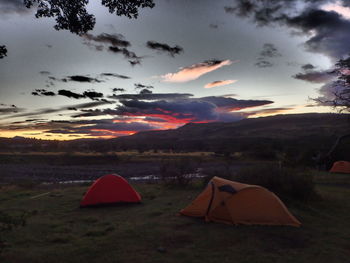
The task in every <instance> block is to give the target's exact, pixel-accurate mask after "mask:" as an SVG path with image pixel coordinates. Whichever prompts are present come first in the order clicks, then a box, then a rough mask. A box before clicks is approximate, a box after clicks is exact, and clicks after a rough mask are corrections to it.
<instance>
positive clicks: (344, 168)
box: [330, 161, 350, 174]
mask: <svg viewBox="0 0 350 263" xmlns="http://www.w3.org/2000/svg"><path fill="white" fill-rule="evenodd" d="M330 172H331V173H345V174H350V162H346V161H338V162H335V163H334V164H333V166H332V168H331V170H330Z"/></svg>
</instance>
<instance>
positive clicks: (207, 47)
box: [0, 0, 350, 139]
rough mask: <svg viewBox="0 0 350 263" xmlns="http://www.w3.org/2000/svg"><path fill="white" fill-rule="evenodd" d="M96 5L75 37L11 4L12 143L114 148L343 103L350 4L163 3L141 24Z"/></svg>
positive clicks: (6, 11)
mask: <svg viewBox="0 0 350 263" xmlns="http://www.w3.org/2000/svg"><path fill="white" fill-rule="evenodd" d="M144 1H145V2H148V3H152V1H151V0H144ZM39 2H43V3H44V4H47V5H48V6H49V4H50V1H49V0H46V1H45V0H39ZM75 2H79V1H77V0H75ZM80 2H81V1H80ZM90 2H91V3H88V5H87V6H86V10H85V11H86V12H87V14H90V15H93V16H94V17H92V18H94V19H95V21H96V23H95V25H94V27H93V29H92V30H88V31H87V32H86V33H84V34H83V33H81V34H75V33H71V32H69V30H55V27H57V21H55V18H46V17H43V18H36V17H35V13H36V12H37V7H36V6H35V5H34V6H33V7H32V8H30V9H27V8H26V7H25V6H24V5H23V3H22V0H0V32H1V36H0V46H6V49H7V54H6V56H4V57H3V58H2V59H0V136H1V137H13V136H25V137H35V138H42V139H76V138H96V137H99V138H111V137H117V136H122V135H129V134H133V133H135V132H138V131H144V130H159V129H170V128H176V127H179V126H182V125H184V124H186V123H189V122H196V123H206V122H215V121H225V122H228V121H237V120H240V119H243V118H252V117H259V116H268V115H273V114H281V113H282V114H290V113H304V112H328V111H330V110H331V109H330V108H329V107H325V106H317V105H315V104H314V103H313V101H311V100H310V98H317V97H321V98H324V97H327V96H330V95H331V94H332V91H331V90H330V88H329V87H330V85H329V83H331V82H332V81H334V77H335V76H333V75H332V74H331V73H329V72H331V70H332V67H333V66H334V64H335V63H336V62H337V61H338V60H339V59H341V58H344V57H346V56H347V55H348V54H349V53H350V46H349V44H348V43H350V1H348V0H343V1H340V0H337V1H336V0H334V1H333V0H318V1H316V0H308V1H297V0H290V1H279V0H276V1H267V0H218V1H211V0H198V1H190V0H163V1H161V0H154V1H153V2H154V7H153V8H149V7H146V8H140V9H138V17H137V19H135V18H131V19H130V18H128V17H126V16H117V15H116V14H111V13H109V12H108V7H106V6H103V5H102V4H101V1H90ZM107 2H108V1H107ZM80 5H81V6H82V7H84V5H83V4H80ZM90 18H91V16H90ZM0 57H1V56H0Z"/></svg>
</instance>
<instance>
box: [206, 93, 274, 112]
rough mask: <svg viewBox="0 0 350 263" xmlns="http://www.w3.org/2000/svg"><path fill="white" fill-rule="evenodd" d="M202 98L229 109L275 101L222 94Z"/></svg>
mask: <svg viewBox="0 0 350 263" xmlns="http://www.w3.org/2000/svg"><path fill="white" fill-rule="evenodd" d="M200 100H201V101H206V102H209V103H212V104H214V105H215V106H217V107H218V108H225V109H229V110H237V109H243V108H250V107H257V106H263V105H268V104H271V103H273V101H270V100H238V99H234V98H227V97H221V96H220V97H218V96H210V97H203V98H200Z"/></svg>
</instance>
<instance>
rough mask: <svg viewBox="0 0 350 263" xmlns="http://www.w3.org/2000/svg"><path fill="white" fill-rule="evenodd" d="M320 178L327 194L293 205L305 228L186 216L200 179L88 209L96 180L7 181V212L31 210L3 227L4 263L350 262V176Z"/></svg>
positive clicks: (144, 188) (143, 188) (141, 187)
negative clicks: (136, 200)
mask: <svg viewBox="0 0 350 263" xmlns="http://www.w3.org/2000/svg"><path fill="white" fill-rule="evenodd" d="M316 179H317V181H318V182H319V183H318V184H317V191H318V192H319V194H320V195H321V198H320V199H318V200H314V201H311V202H310V203H308V204H305V203H292V204H289V208H290V211H291V212H292V213H293V214H294V215H295V216H296V217H297V218H298V219H299V220H300V221H301V222H302V224H303V225H302V227H300V228H293V227H276V226H275V227H271V226H270V227H267V226H232V225H224V224H217V223H205V222H204V221H203V220H200V219H194V218H188V217H185V216H178V215H177V212H178V211H179V210H180V209H181V208H183V207H185V206H186V205H187V204H188V203H189V202H190V201H191V200H192V199H193V198H195V197H196V196H197V194H198V193H199V192H200V191H201V190H202V186H200V185H195V186H188V187H186V188H179V187H166V186H163V185H160V184H138V185H134V186H135V188H136V189H137V190H138V191H139V192H140V193H141V195H142V197H143V202H142V204H138V205H131V206H116V207H101V208H85V209H80V208H79V202H80V200H81V198H82V196H83V194H84V192H85V191H86V190H87V187H88V186H70V187H58V186H57V187H54V186H50V187H45V188H44V187H42V186H40V187H39V186H38V187H34V188H32V189H26V188H19V187H17V186H3V187H2V188H0V202H1V205H0V210H2V211H5V212H7V213H9V214H12V215H16V214H19V213H22V212H24V211H25V212H27V213H28V214H30V215H29V217H28V219H27V220H26V224H25V225H24V226H20V227H17V228H15V229H13V230H12V231H5V232H2V233H0V234H1V238H0V240H2V241H3V242H2V243H1V246H2V253H1V255H0V262H10V263H12V262H35V263H36V262H37V263H41V262H43V263H44V262H45V263H46V262H50V263H54V262H104V263H107V262H145V263H146V262H183V263H185V262H211V263H215V262H220V263H223V262H249V263H254V262H256V263H264V262H269V263H270V262H283V263H289V262H291V263H297V262H305V263H306V262H307V263H310V262H318V263H322V262H324V263H331V262H339V263H343V262H350V202H349V200H350V187H349V184H350V176H344V175H328V174H323V175H320V176H318V177H317V178H316ZM334 182H335V183H334ZM41 194H44V195H41Z"/></svg>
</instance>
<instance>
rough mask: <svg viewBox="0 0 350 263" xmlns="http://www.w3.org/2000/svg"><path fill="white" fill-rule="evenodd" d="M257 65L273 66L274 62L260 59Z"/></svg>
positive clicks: (261, 66) (260, 66)
mask: <svg viewBox="0 0 350 263" xmlns="http://www.w3.org/2000/svg"><path fill="white" fill-rule="evenodd" d="M255 66H257V67H259V68H270V67H272V66H273V63H272V62H270V61H267V60H258V61H257V62H256V63H255Z"/></svg>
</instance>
